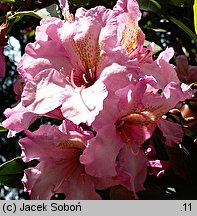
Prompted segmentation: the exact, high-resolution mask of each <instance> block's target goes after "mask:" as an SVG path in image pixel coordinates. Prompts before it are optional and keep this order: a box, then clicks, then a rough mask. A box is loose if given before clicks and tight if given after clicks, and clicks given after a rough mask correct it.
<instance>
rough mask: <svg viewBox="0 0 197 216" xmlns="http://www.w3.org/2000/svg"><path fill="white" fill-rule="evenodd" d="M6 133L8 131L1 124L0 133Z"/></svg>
mask: <svg viewBox="0 0 197 216" xmlns="http://www.w3.org/2000/svg"><path fill="white" fill-rule="evenodd" d="M5 131H7V129H6V128H4V127H3V126H2V124H1V123H0V132H5Z"/></svg>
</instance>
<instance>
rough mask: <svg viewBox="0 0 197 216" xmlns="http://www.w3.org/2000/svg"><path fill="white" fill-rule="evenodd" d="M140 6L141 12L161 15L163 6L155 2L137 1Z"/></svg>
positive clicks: (150, 0)
mask: <svg viewBox="0 0 197 216" xmlns="http://www.w3.org/2000/svg"><path fill="white" fill-rule="evenodd" d="M137 1H138V3H139V6H140V10H145V11H151V12H154V13H159V11H160V10H161V5H160V4H159V3H158V2H157V1H155V0H137Z"/></svg>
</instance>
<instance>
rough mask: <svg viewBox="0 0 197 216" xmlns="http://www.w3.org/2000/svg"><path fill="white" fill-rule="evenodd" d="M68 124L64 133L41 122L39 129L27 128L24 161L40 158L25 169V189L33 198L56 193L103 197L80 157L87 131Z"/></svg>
mask: <svg viewBox="0 0 197 216" xmlns="http://www.w3.org/2000/svg"><path fill="white" fill-rule="evenodd" d="M65 124H66V125H65V126H64V127H63V128H64V129H65V130H66V131H64V133H63V132H61V131H60V130H59V129H58V127H57V126H50V125H42V126H41V127H40V128H39V129H38V130H37V131H34V132H30V131H26V134H27V137H25V138H22V139H20V142H19V143H20V145H21V148H22V151H23V152H22V158H23V160H24V162H28V161H30V160H32V159H37V160H39V162H40V163H39V164H38V165H37V166H36V167H32V168H28V169H26V170H25V175H24V178H23V180H22V181H23V183H24V186H25V191H26V192H29V194H30V196H31V199H50V198H51V196H52V195H53V194H54V193H64V194H65V196H66V199H100V196H99V195H98V194H97V193H96V192H95V182H96V180H95V182H94V179H95V178H94V177H91V176H89V175H88V174H86V172H85V169H84V165H82V164H81V163H80V161H79V157H80V155H81V154H82V153H83V151H84V149H85V148H86V141H87V138H88V135H83V134H82V133H81V132H80V131H79V129H78V128H77V126H74V125H73V124H72V123H70V122H68V121H67V122H66V123H65ZM90 137H91V136H90Z"/></svg>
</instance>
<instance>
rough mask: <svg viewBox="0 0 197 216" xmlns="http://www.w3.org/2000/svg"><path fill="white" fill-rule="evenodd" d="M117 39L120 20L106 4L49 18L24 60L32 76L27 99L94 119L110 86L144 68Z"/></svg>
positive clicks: (34, 107)
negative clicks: (63, 17)
mask: <svg viewBox="0 0 197 216" xmlns="http://www.w3.org/2000/svg"><path fill="white" fill-rule="evenodd" d="M42 27H43V28H42ZM116 45H117V20H116V17H115V16H114V11H112V10H108V9H106V8H105V7H102V6H98V7H95V8H92V9H90V10H86V9H83V8H80V9H78V10H77V12H76V14H75V19H74V20H72V21H71V20H69V21H61V20H59V19H51V20H50V19H46V20H43V21H42V22H41V26H40V27H38V28H37V32H36V42H35V43H32V44H29V45H27V47H26V53H25V55H24V56H23V58H22V61H21V62H20V63H19V66H18V70H19V73H20V74H21V75H22V76H23V77H24V78H25V79H26V80H27V83H26V85H25V87H24V91H23V94H22V104H23V105H24V106H25V107H26V108H27V109H28V110H29V111H31V112H34V113H36V114H41V115H43V114H45V113H47V112H49V111H52V110H53V109H55V108H57V107H60V108H61V111H62V113H63V116H64V117H65V118H68V119H70V120H72V121H73V122H75V123H76V124H79V123H80V122H86V123H88V124H91V123H92V121H93V120H94V118H95V116H96V115H97V114H98V113H99V111H100V110H102V107H103V100H104V99H105V98H106V96H107V94H108V90H109V89H111V90H116V89H118V88H119V87H121V86H124V83H125V81H126V79H127V78H125V77H127V74H128V73H134V74H135V73H136V71H137V70H138V68H137V66H135V65H136V63H135V61H133V62H132V61H130V62H129V63H128V57H127V55H126V53H125V52H124V51H123V48H122V47H120V46H119V47H117V46H116ZM51 47H53V50H51ZM127 65H128V66H127ZM130 70H131V71H130ZM128 71H129V72H128ZM109 77H110V82H109V81H108V78H109ZM117 77H118V79H119V80H121V82H117V83H118V86H116V85H114V84H113V78H114V79H115V80H117ZM114 82H115V81H114ZM106 83H111V84H109V85H107V84H106Z"/></svg>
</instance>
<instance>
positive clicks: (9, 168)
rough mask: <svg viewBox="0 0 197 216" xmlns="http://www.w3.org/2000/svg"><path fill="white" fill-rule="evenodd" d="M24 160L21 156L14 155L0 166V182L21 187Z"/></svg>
mask: <svg viewBox="0 0 197 216" xmlns="http://www.w3.org/2000/svg"><path fill="white" fill-rule="evenodd" d="M24 164H25V163H24V162H23V161H22V159H21V157H16V158H14V159H12V160H10V161H7V162H5V163H3V164H2V165H1V166H0V183H1V184H3V185H6V186H8V187H14V188H23V184H22V182H21V178H22V177H23V171H24Z"/></svg>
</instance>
